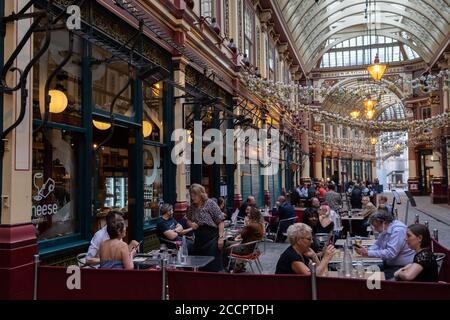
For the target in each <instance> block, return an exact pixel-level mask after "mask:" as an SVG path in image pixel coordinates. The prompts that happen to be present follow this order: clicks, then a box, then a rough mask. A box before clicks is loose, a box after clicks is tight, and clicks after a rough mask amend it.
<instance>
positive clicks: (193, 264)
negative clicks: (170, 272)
mask: <svg viewBox="0 0 450 320" xmlns="http://www.w3.org/2000/svg"><path fill="white" fill-rule="evenodd" d="M213 260H214V257H213V256H187V257H186V262H185V263H181V262H178V260H177V261H174V262H169V263H167V266H168V267H173V268H192V269H193V270H194V271H198V268H201V267H204V266H206V265H207V264H208V263H210V262H211V261H213Z"/></svg>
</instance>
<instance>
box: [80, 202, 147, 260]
mask: <svg viewBox="0 0 450 320" xmlns="http://www.w3.org/2000/svg"><path fill="white" fill-rule="evenodd" d="M114 221H119V222H124V221H125V220H124V219H123V213H122V212H120V211H115V210H111V211H110V212H108V214H107V215H106V224H105V226H104V227H103V228H101V229H100V230H98V231H97V232H96V233H95V234H94V236H93V237H92V240H91V244H90V246H89V249H88V252H87V254H86V264H87V265H95V264H98V263H100V256H99V249H100V245H101V244H102V243H103V242H104V241H106V240H109V239H110V238H109V234H108V232H107V230H106V227H107V226H108V225H111V224H113V222H114ZM138 246H139V242H137V241H136V240H132V241H131V242H130V244H129V245H128V248H129V249H130V251H131V249H132V248H137V247H138Z"/></svg>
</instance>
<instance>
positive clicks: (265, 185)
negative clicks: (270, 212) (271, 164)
mask: <svg viewBox="0 0 450 320" xmlns="http://www.w3.org/2000/svg"><path fill="white" fill-rule="evenodd" d="M267 113H268V110H267V109H265V107H262V108H261V123H262V126H261V127H262V129H263V130H267V123H266V121H267ZM272 174H273V173H272ZM263 189H264V205H265V206H268V207H270V191H269V176H268V175H267V174H266V175H264V176H263ZM280 191H281V190H280ZM274 192H275V190H274Z"/></svg>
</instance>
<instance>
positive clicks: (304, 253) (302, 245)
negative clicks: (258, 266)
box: [275, 223, 335, 276]
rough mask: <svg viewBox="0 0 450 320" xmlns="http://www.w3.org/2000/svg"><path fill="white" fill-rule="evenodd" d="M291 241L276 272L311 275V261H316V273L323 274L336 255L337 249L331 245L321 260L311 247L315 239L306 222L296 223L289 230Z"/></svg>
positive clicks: (325, 250) (279, 261)
mask: <svg viewBox="0 0 450 320" xmlns="http://www.w3.org/2000/svg"><path fill="white" fill-rule="evenodd" d="M287 236H288V240H289V243H290V244H291V245H290V246H289V247H288V248H287V249H286V250H285V251H284V252H283V253H282V254H281V256H280V259H279V260H278V263H277V268H276V271H275V273H276V274H302V275H309V274H311V271H310V269H309V263H310V261H312V262H314V263H316V266H317V267H316V273H317V275H318V276H321V275H323V274H324V273H325V272H326V271H327V269H328V263H329V262H330V260H331V258H332V257H333V255H334V252H335V249H334V247H333V246H332V245H329V246H327V247H325V248H324V250H323V258H322V260H321V261H320V260H319V258H318V257H317V254H316V253H315V252H314V251H313V250H312V249H311V243H312V241H313V236H312V230H311V228H310V227H309V226H308V225H306V224H304V223H295V224H293V225H291V226H289V228H288V230H287Z"/></svg>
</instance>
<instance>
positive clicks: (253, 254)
mask: <svg viewBox="0 0 450 320" xmlns="http://www.w3.org/2000/svg"><path fill="white" fill-rule="evenodd" d="M260 242H261V241H258V240H257V241H251V242H247V243H236V244H233V245H231V246H230V247H229V249H230V250H231V251H230V254H229V255H228V258H229V260H228V270H230V267H231V263H232V262H233V261H234V263H235V264H236V262H238V261H242V262H244V263H248V265H249V266H250V269H251V270H252V273H255V271H254V269H253V265H252V262H254V263H255V265H256V268H257V269H258V272H259V273H262V272H263V267H262V264H261V261H260V260H259V257H260V256H261V251H260V250H259V248H258V244H259V243H260ZM242 251H248V252H249V253H246V254H242Z"/></svg>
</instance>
